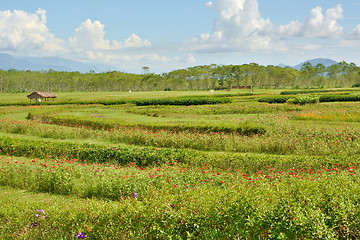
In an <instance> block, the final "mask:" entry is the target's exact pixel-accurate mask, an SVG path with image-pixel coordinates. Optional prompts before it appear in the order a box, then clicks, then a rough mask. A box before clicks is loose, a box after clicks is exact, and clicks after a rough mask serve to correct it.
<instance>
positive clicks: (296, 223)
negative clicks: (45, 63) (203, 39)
mask: <svg viewBox="0 0 360 240" xmlns="http://www.w3.org/2000/svg"><path fill="white" fill-rule="evenodd" d="M287 94H291V95H286V94H281V91H280V90H256V91H255V93H254V94H249V93H248V92H247V90H235V91H234V90H233V91H215V93H214V94H210V92H208V91H198V92H196V91H179V92H176V91H166V92H165V91H164V92H132V93H130V92H97V93H85V92H81V93H77V92H72V93H57V95H58V99H56V100H55V101H54V102H51V101H50V102H49V103H41V104H30V103H29V102H28V101H27V100H26V94H20V93H17V94H15V93H14V94H1V96H0V153H1V154H0V186H1V187H0V238H1V239H359V238H360V208H359V205H360V197H359V196H360V188H359V186H360V185H359V181H360V171H359V168H360V146H359V144H360V140H359V139H360V132H359V129H360V114H359V106H360V104H359V103H358V102H356V101H358V100H357V99H358V98H357V95H356V94H357V93H356V91H353V90H351V89H342V90H341V91H338V90H331V91H328V92H326V91H322V92H311V91H308V92H306V91H303V92H295V93H293V92H291V93H287ZM296 94H298V95H296ZM284 96H285V98H284ZM299 96H300V97H299ZM304 96H305V97H304ZM343 96H351V97H347V98H346V99H347V100H344V97H343ZM289 98H293V99H292V100H291V101H288V102H287V103H286V101H287V100H288V99H289ZM294 98H296V99H295V100H296V101H295V100H294ZM269 99H270V100H269ZM284 99H285V100H284ZM308 99H311V100H312V99H316V100H318V99H320V101H313V102H314V103H311V104H310V103H307V102H305V101H307V100H308ZM324 99H325V100H324ZM269 102H270V103H269ZM273 102H274V103H273ZM275 102H282V103H275ZM295 103H298V104H295Z"/></svg>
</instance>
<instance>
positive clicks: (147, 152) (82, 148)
mask: <svg viewBox="0 0 360 240" xmlns="http://www.w3.org/2000/svg"><path fill="white" fill-rule="evenodd" d="M0 151H1V152H2V153H7V154H10V155H13V156H26V155H27V156H33V157H44V156H53V157H59V158H66V157H67V158H78V159H82V160H88V161H93V162H109V161H112V162H117V163H119V164H127V163H129V162H135V163H137V164H139V165H152V164H155V163H157V162H161V163H165V162H168V161H174V160H178V161H179V162H187V161H188V160H187V159H188V158H191V157H194V156H196V153H195V152H193V151H191V150H186V149H166V148H152V147H135V146H134V147H119V146H117V147H113V146H101V145H96V144H75V143H70V142H56V141H49V140H47V141H46V140H37V141H31V140H29V139H22V138H15V137H5V136H2V137H0Z"/></svg>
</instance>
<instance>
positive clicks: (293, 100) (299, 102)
mask: <svg viewBox="0 0 360 240" xmlns="http://www.w3.org/2000/svg"><path fill="white" fill-rule="evenodd" d="M286 103H290V104H296V105H305V104H309V103H319V98H318V97H294V98H289V99H288V100H287V101H286Z"/></svg>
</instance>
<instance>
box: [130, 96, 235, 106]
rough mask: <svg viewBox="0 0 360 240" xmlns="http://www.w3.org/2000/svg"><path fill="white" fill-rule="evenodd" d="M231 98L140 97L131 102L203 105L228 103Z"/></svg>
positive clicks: (140, 104) (137, 104) (141, 104)
mask: <svg viewBox="0 0 360 240" xmlns="http://www.w3.org/2000/svg"><path fill="white" fill-rule="evenodd" d="M230 102H231V99H229V98H221V97H182V98H161V99H142V100H135V101H133V103H135V104H136V106H149V105H180V106H189V105H205V104H220V103H230Z"/></svg>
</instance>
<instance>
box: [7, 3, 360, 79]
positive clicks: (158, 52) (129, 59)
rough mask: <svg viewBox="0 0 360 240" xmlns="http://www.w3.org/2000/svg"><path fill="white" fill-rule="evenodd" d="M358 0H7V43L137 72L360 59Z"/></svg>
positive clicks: (10, 47)
mask: <svg viewBox="0 0 360 240" xmlns="http://www.w3.org/2000/svg"><path fill="white" fill-rule="evenodd" d="M359 12H360V1H359V0H302V1H289V0H286V1H285V0H271V1H270V0H211V1H210V0H181V1H180V0H152V1H149V0H131V1H129V0H102V1H95V0H51V1H49V0H31V1H29V0H11V1H10V0H0V53H7V54H10V55H12V56H14V57H61V58H65V59H70V60H76V61H81V62H86V63H93V64H96V63H99V64H100V63H101V64H108V65H111V66H113V67H114V69H109V70H119V71H123V72H130V73H141V71H142V67H144V66H146V67H149V69H150V72H154V73H164V72H170V71H172V70H176V69H181V68H187V67H192V66H198V65H208V64H245V63H258V64H261V65H278V64H287V65H296V64H298V63H300V62H303V61H305V60H309V59H314V58H331V59H333V60H336V61H346V62H349V63H350V62H354V63H355V64H357V65H360V59H359V56H360V15H359V14H358V13H359Z"/></svg>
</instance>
